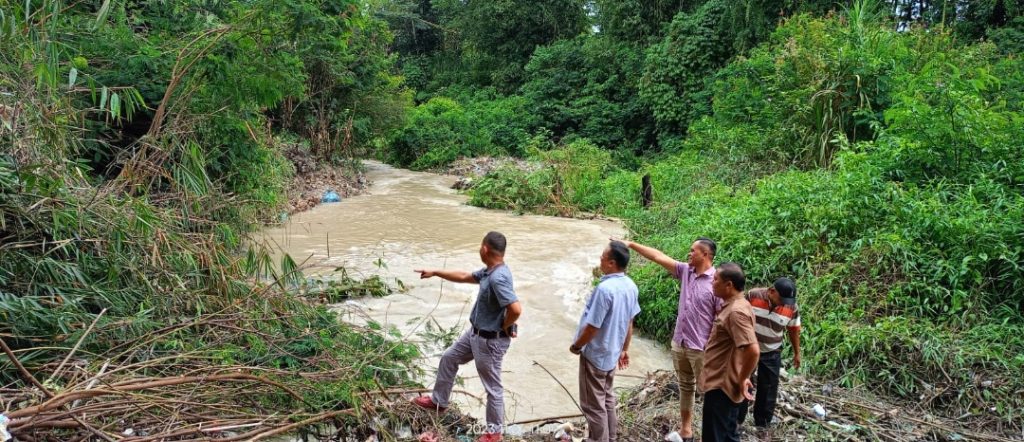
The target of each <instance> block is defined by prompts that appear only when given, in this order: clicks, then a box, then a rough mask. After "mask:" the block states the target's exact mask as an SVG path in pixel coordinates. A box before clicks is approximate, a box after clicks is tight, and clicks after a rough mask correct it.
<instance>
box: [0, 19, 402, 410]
mask: <svg viewBox="0 0 1024 442" xmlns="http://www.w3.org/2000/svg"><path fill="white" fill-rule="evenodd" d="M101 3H102V4H101ZM361 5H362V4H361V3H360V2H357V1H341V2H337V1H336V2H319V1H303V0H296V1H278V0H272V1H254V2H253V1H249V2H207V1H174V2H163V1H138V2H136V1H128V2H123V1H105V2H65V1H59V0H32V1H2V0H0V47H2V48H3V50H2V51H0V336H3V339H4V341H5V342H6V343H8V344H10V346H11V347H13V349H14V351H15V352H16V353H17V354H18V358H19V360H20V362H21V363H22V364H24V365H26V366H27V367H29V369H30V370H32V371H33V372H35V371H36V370H45V369H44V368H43V367H46V364H48V363H52V362H53V361H54V360H55V359H58V358H64V357H65V355H68V350H69V349H70V348H71V347H72V346H73V345H75V343H76V342H77V341H78V339H80V338H84V340H83V341H82V342H81V344H82V345H81V347H80V348H79V349H78V351H79V353H78V355H77V356H78V357H79V358H83V359H84V360H86V361H87V362H89V363H90V364H93V365H95V366H90V368H89V369H90V370H92V372H95V371H96V370H98V369H99V365H100V364H102V363H103V362H104V361H106V362H107V363H109V364H111V367H114V366H121V367H142V368H132V369H131V370H124V371H123V372H122V374H125V375H127V374H133V375H136V376H142V377H150V376H174V375H176V374H180V373H184V372H196V373H198V372H200V371H202V370H204V369H206V368H210V367H212V368H211V369H214V370H216V369H218V368H217V367H239V366H254V367H259V368H260V369H266V370H282V371H274V373H277V374H276V375H275V376H280V378H281V382H284V383H289V384H290V385H291V388H292V389H293V390H294V391H298V392H301V397H296V396H292V399H294V401H293V400H292V399H287V398H276V397H270V398H268V397H263V398H261V397H249V396H247V395H244V394H243V395H239V397H238V398H226V400H237V401H239V403H240V404H242V403H243V402H244V404H242V405H241V406H242V407H254V408H255V407H257V406H258V405H259V404H261V403H263V402H264V401H276V403H277V404H278V405H279V406H280V407H281V408H282V409H295V410H303V412H317V411H319V410H324V409H336V408H345V407H349V406H352V404H354V403H355V402H356V401H357V400H358V396H357V394H358V392H359V390H360V389H369V388H379V386H380V385H382V384H384V385H388V384H397V383H402V382H405V381H406V380H407V375H408V373H409V371H408V370H409V362H410V361H411V360H412V359H413V358H415V356H416V350H415V349H414V348H412V347H410V346H406V345H404V344H403V345H396V344H395V343H394V342H392V341H391V340H390V338H389V337H388V336H387V334H386V333H382V332H379V331H372V330H363V329H360V328H356V327H354V326H350V325H348V324H344V323H341V322H340V321H339V319H338V318H337V315H336V313H334V312H331V311H329V310H328V309H326V308H324V307H322V306H317V305H315V304H311V303H308V302H306V301H303V300H301V299H300V298H298V297H296V296H294V295H293V294H292V292H293V291H294V290H295V288H296V287H297V286H296V283H297V281H300V280H301V279H302V278H301V274H300V273H298V272H297V271H296V270H295V269H294V263H291V262H290V259H289V258H286V259H285V260H284V262H283V263H282V267H283V269H278V266H277V265H275V263H273V262H271V258H270V255H269V254H268V253H267V252H265V251H263V250H262V249H260V248H257V247H255V246H254V245H252V246H253V248H252V250H248V251H247V250H246V249H248V248H249V247H250V245H251V244H250V241H247V240H246V239H245V238H246V236H245V232H248V231H249V230H250V229H251V228H252V227H253V225H254V224H253V223H254V222H255V221H258V220H259V219H268V218H271V217H275V216H276V213H277V211H278V210H280V209H279V204H281V203H282V202H283V201H282V197H283V196H284V193H283V191H284V187H285V184H286V182H287V180H288V179H290V176H291V174H292V166H291V164H290V163H289V162H288V161H287V160H286V159H285V158H284V157H283V156H282V152H281V148H282V145H281V142H279V141H278V140H279V137H286V138H292V139H294V138H297V139H300V140H302V141H301V142H302V143H303V144H305V145H308V146H310V148H311V149H312V150H313V152H314V153H315V154H317V155H318V156H319V157H320V158H321V159H322V160H325V161H329V160H333V159H336V158H340V157H341V156H342V155H345V154H346V153H348V152H346V149H348V150H351V149H355V148H357V147H360V146H363V145H368V144H370V143H371V141H372V139H373V138H375V137H380V136H382V135H383V134H384V132H385V131H386V130H387V129H388V128H389V127H390V126H389V125H394V124H397V122H398V121H400V120H401V118H402V117H403V116H404V107H405V105H406V101H407V100H408V98H407V97H405V96H404V95H403V94H402V93H401V91H400V90H399V88H400V86H399V79H398V78H397V77H395V76H394V75H392V70H393V65H392V59H391V57H389V56H388V55H387V53H386V49H387V47H388V44H389V33H388V30H387V26H386V24H385V23H384V22H382V21H380V20H377V19H375V18H373V17H372V16H370V15H369V14H368V13H366V12H365V11H363V10H362V6H361ZM290 132H293V133H290ZM328 288H329V290H330V291H337V290H339V288H338V287H335V286H329V287H328ZM381 289H383V288H381V287H376V288H375V289H374V290H377V291H379V290H381ZM328 295H330V293H328ZM282 312H286V313H282ZM94 321H95V328H94V330H92V332H91V333H90V332H89V331H87V330H86V326H87V325H89V324H90V323H93V322H94ZM68 356H69V357H70V355H68ZM58 360H59V359H58ZM147 367H148V368H147ZM338 367H348V369H347V370H346V371H345V372H344V373H341V372H339V371H337V369H338ZM382 368H388V369H389V370H382ZM50 369H52V365H51V367H50ZM219 369H220V370H223V368H219ZM232 370H235V369H234V368H233V369H232ZM239 370H241V368H240V367H239ZM320 370H323V371H327V372H334V373H338V375H336V376H328V377H324V378H322V379H320V380H318V381H317V382H310V381H309V380H308V379H305V378H302V377H301V376H299V375H298V373H300V372H302V373H306V372H317V371H320ZM18 379H19V376H18V373H17V371H15V370H14V365H13V364H12V361H11V360H9V359H8V358H7V357H6V356H5V357H0V380H2V381H3V383H4V385H5V386H6V385H10V383H11V382H15V381H16V380H18ZM55 382H57V384H54V385H52V386H51V387H52V388H54V389H55V390H59V389H60V388H61V387H62V385H60V383H61V382H63V380H62V379H56V381H55ZM104 382H106V381H104ZM254 394H255V393H254ZM9 405H10V404H9Z"/></svg>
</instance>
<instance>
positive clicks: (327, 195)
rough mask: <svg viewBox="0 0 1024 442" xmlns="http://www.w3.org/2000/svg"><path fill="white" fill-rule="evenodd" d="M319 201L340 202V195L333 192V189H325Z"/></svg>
mask: <svg viewBox="0 0 1024 442" xmlns="http://www.w3.org/2000/svg"><path fill="white" fill-rule="evenodd" d="M320 202H321V203H339V202H341V195H338V192H335V191H334V189H327V192H324V196H323V198H320Z"/></svg>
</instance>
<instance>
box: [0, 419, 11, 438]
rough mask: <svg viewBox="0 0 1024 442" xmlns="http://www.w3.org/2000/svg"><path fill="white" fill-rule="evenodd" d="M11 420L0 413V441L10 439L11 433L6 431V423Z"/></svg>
mask: <svg viewBox="0 0 1024 442" xmlns="http://www.w3.org/2000/svg"><path fill="white" fill-rule="evenodd" d="M10 422H11V420H10V419H8V418H7V416H4V415H2V414H0V442H7V441H9V440H11V439H12V438H11V433H8V432H7V424H9V423H10Z"/></svg>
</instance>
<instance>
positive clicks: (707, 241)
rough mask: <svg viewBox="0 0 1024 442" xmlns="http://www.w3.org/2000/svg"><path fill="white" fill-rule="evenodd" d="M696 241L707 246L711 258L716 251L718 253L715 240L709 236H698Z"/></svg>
mask: <svg viewBox="0 0 1024 442" xmlns="http://www.w3.org/2000/svg"><path fill="white" fill-rule="evenodd" d="M697 242H699V243H701V245H703V246H704V247H707V248H708V251H710V252H711V257H712V258H713V257H714V256H715V254H716V253H718V244H715V242H714V241H712V240H711V238H705V237H703V236H702V237H700V238H697Z"/></svg>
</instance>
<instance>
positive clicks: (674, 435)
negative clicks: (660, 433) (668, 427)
mask: <svg viewBox="0 0 1024 442" xmlns="http://www.w3.org/2000/svg"><path fill="white" fill-rule="evenodd" d="M665 440H667V441H668V442H683V436H680V435H679V432H678V431H673V432H671V433H669V434H666V435H665Z"/></svg>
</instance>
